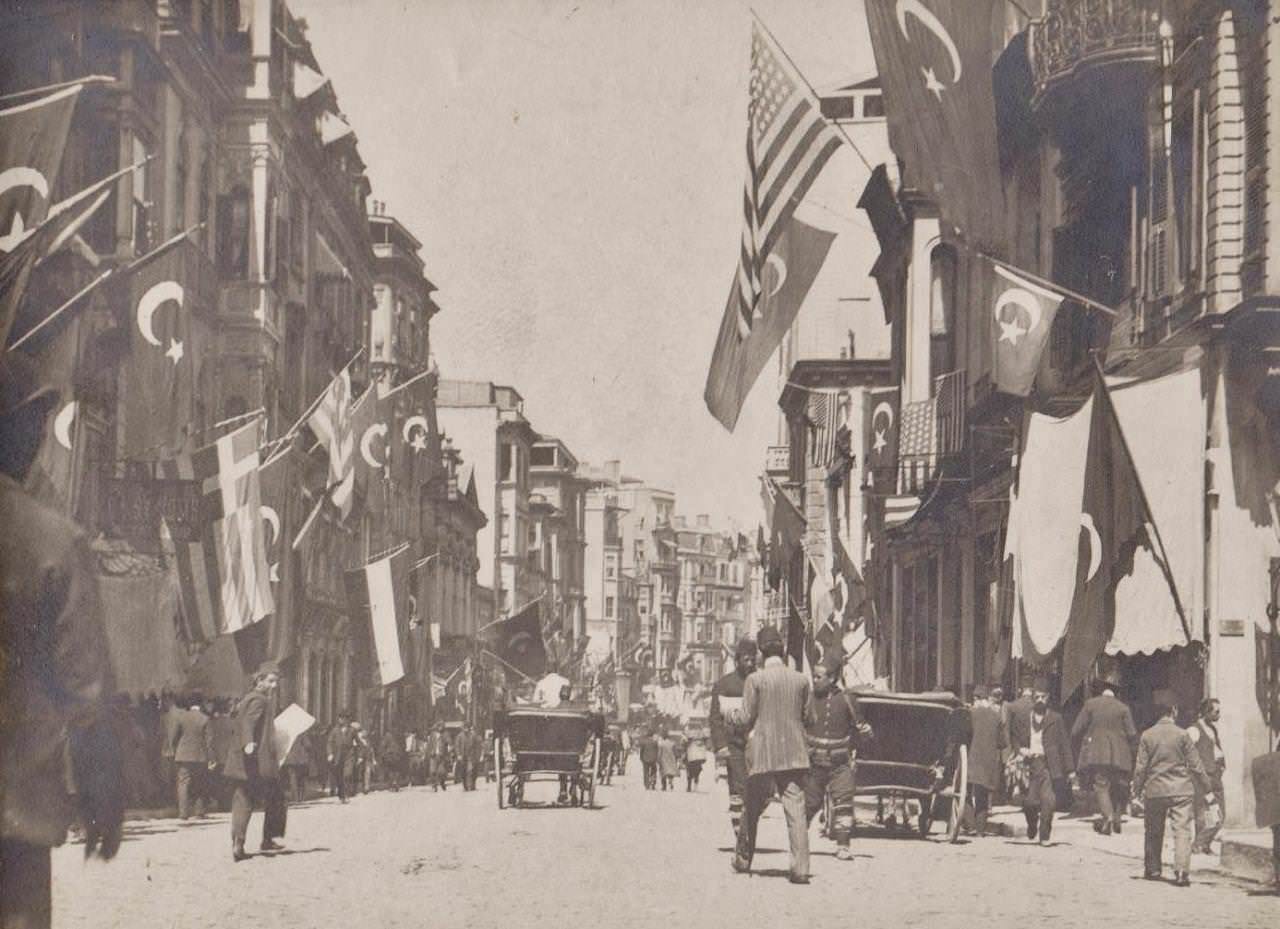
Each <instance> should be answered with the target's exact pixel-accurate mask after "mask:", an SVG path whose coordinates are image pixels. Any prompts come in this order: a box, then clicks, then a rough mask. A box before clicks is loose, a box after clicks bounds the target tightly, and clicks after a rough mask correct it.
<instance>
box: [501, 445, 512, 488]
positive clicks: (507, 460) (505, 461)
mask: <svg viewBox="0 0 1280 929" xmlns="http://www.w3.org/2000/svg"><path fill="white" fill-rule="evenodd" d="M513 452H514V449H513V448H512V446H511V443H510V442H503V443H502V444H501V445H499V446H498V479H499V480H502V481H510V480H513V479H514V474H513V471H512V463H513V460H514V455H513Z"/></svg>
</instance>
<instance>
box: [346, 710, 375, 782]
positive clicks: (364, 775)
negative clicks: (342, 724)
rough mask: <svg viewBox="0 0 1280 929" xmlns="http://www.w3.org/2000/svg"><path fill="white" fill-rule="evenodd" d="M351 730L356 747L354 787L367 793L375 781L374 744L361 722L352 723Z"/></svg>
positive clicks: (353, 773) (352, 761)
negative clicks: (370, 742)
mask: <svg viewBox="0 0 1280 929" xmlns="http://www.w3.org/2000/svg"><path fill="white" fill-rule="evenodd" d="M351 731H352V734H353V735H354V737H355V748H354V750H353V751H352V753H351V763H352V781H351V783H352V789H353V790H355V791H357V792H359V793H364V794H367V793H368V792H369V787H370V786H371V783H372V781H373V765H374V757H373V746H372V745H370V744H369V736H368V734H367V733H366V732H365V731H364V726H362V725H361V724H360V723H359V722H352V723H351Z"/></svg>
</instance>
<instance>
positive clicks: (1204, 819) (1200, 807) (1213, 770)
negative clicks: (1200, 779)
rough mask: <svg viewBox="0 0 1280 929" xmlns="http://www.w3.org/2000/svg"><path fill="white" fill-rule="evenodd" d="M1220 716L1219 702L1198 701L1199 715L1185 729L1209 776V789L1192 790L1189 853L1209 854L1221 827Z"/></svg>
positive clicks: (1224, 764)
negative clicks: (1193, 837) (1193, 825)
mask: <svg viewBox="0 0 1280 929" xmlns="http://www.w3.org/2000/svg"><path fill="white" fill-rule="evenodd" d="M1221 718H1222V705H1221V704H1220V703H1219V702H1218V701H1217V700H1215V699H1213V698H1212V697H1210V698H1209V699H1208V700H1205V701H1204V702H1203V703H1201V704H1200V715H1199V716H1198V717H1197V718H1196V721H1195V724H1194V725H1192V727H1191V728H1190V729H1188V730H1187V735H1189V736H1191V741H1192V743H1193V744H1194V745H1195V747H1196V751H1198V752H1199V753H1200V763H1201V764H1202V765H1204V770H1205V773H1206V774H1208V775H1209V784H1210V790H1209V791H1208V792H1204V791H1196V797H1195V817H1196V840H1195V842H1194V843H1193V844H1192V846H1191V850H1192V851H1193V852H1201V853H1202V854H1205V855H1208V854H1211V853H1212V849H1210V848H1209V844H1210V843H1211V842H1212V841H1213V840H1214V838H1216V837H1217V835H1218V831H1219V830H1220V829H1221V828H1222V813H1223V810H1225V809H1226V805H1225V804H1226V793H1225V791H1224V790H1223V786H1222V773H1223V771H1225V770H1226V767H1227V756H1226V754H1225V753H1224V752H1223V751H1222V740H1221V739H1220V738H1219V737H1218V720H1219V719H1221Z"/></svg>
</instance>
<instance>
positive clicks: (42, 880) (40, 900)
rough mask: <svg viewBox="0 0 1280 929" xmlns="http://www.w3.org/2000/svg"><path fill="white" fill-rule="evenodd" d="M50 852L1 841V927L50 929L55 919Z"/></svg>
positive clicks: (9, 841) (6, 928) (9, 928)
mask: <svg viewBox="0 0 1280 929" xmlns="http://www.w3.org/2000/svg"><path fill="white" fill-rule="evenodd" d="M52 893H53V880H52V871H51V865H50V862H49V849H48V848H46V847H45V846H43V845H29V844H27V843H26V842H15V841H13V840H12V839H4V840H3V841H0V927H3V929H49V926H50V924H51V922H52V919H53V900H52Z"/></svg>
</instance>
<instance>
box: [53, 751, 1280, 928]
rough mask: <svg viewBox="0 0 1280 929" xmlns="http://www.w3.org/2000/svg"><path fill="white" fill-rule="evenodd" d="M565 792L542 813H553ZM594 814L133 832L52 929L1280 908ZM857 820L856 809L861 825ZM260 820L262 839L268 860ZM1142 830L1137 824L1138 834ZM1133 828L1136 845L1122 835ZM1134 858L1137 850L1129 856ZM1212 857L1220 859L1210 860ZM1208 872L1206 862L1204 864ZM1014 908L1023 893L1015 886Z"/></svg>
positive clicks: (632, 922)
mask: <svg viewBox="0 0 1280 929" xmlns="http://www.w3.org/2000/svg"><path fill="white" fill-rule="evenodd" d="M554 792H555V791H554V785H553V784H540V785H535V786H534V787H531V789H530V794H529V797H528V799H529V800H531V801H534V802H535V803H536V802H540V801H543V800H551V799H552V798H553V797H554ZM597 802H598V806H599V809H596V810H580V809H559V808H548V807H538V806H531V807H530V808H526V809H522V810H509V809H508V810H502V811H500V810H498V808H497V804H496V802H495V798H494V791H493V787H492V785H487V786H486V785H484V784H483V783H482V784H481V787H480V789H479V790H477V791H476V792H474V793H463V792H462V791H461V790H459V789H458V788H457V787H456V786H453V787H450V789H449V790H448V791H447V792H445V793H443V794H436V793H433V792H432V791H431V790H430V789H429V788H422V787H419V788H413V789H410V790H407V791H402V792H400V793H390V792H385V791H383V792H378V793H374V794H370V795H366V796H360V797H357V798H356V799H354V800H353V801H352V802H351V803H350V804H349V805H347V806H340V805H338V804H337V803H336V802H335V801H332V800H323V801H318V802H312V803H308V804H305V805H303V806H301V807H295V808H293V809H291V810H290V813H289V831H288V835H287V836H286V838H285V842H286V844H287V846H288V848H287V850H286V851H283V852H278V853H275V854H273V855H269V856H268V855H255V856H254V857H253V858H251V859H250V860H249V861H246V862H242V863H240V864H235V863H233V862H232V860H231V855H230V840H229V837H228V827H227V821H226V816H225V815H219V816H216V817H210V818H209V819H207V820H204V821H201V822H198V823H193V824H190V825H183V824H180V823H178V822H177V821H175V820H151V821H147V822H138V823H132V824H130V826H129V834H128V840H127V841H126V842H125V844H124V847H123V849H122V850H121V852H120V855H119V857H118V859H117V860H116V861H115V862H113V863H111V864H109V865H105V866H104V865H102V864H101V863H99V862H92V863H90V864H88V865H85V864H83V863H82V862H81V858H80V853H81V849H80V848H79V847H78V846H67V847H64V848H62V849H60V850H58V851H57V852H56V853H55V857H54V905H55V920H54V922H55V925H57V926H62V927H79V926H85V927H107V926H121V927H126V926H127V927H131V929H139V927H151V926H180V927H184V929H195V927H201V926H218V927H225V926H229V925H250V924H256V925H271V926H276V925H278V926H286V925H287V926H316V927H326V926H343V925H350V926H385V927H393V926H406V927H409V926H412V927H421V926H433V927H452V926H468V927H488V926H493V927H499V926H503V927H505V926H521V927H527V929H536V927H543V926H547V927H564V926H580V925H607V926H642V925H643V926H652V925H654V924H655V923H658V924H662V923H664V922H666V923H671V924H674V923H676V922H684V921H689V920H693V921H695V922H697V923H698V924H699V925H703V926H717V927H718V926H751V925H801V924H806V923H808V922H809V920H810V919H812V918H816V917H818V916H819V915H821V916H822V918H823V919H824V920H826V919H828V918H829V917H830V916H831V915H833V914H842V915H841V918H840V919H839V920H837V923H838V924H840V923H846V922H847V923H848V924H851V925H857V926H859V927H868V929H870V927H896V926H928V927H931V929H933V927H951V926H954V927H957V929H959V927H971V926H975V925H983V926H988V927H1004V926H1010V927H1012V926H1029V925H1053V926H1059V927H1076V926H1080V927H1085V926H1090V927H1093V926H1097V925H1099V924H1100V923H1105V924H1107V925H1119V926H1125V925H1127V926H1133V927H1135V929H1136V927H1141V926H1155V925H1163V926H1187V927H1196V929H1202V927H1205V926H1231V927H1240V929H1248V927H1259V929H1261V927H1272V926H1275V925H1276V924H1277V921H1280V898H1276V897H1271V896H1261V895H1258V894H1259V893H1260V891H1259V890H1258V888H1255V887H1252V886H1251V885H1248V884H1243V883H1239V882H1235V881H1232V880H1230V879H1228V878H1226V877H1223V876H1219V875H1215V874H1213V873H1210V872H1197V874H1196V875H1195V877H1194V883H1193V886H1192V887H1191V888H1190V889H1187V890H1178V889H1175V888H1173V887H1172V886H1171V885H1168V884H1152V883H1147V882H1144V881H1142V880H1139V879H1138V876H1139V874H1140V871H1141V863H1140V862H1139V861H1136V860H1134V859H1132V858H1129V857H1125V856H1123V855H1117V854H1115V853H1111V852H1108V851H1105V850H1102V849H1098V848H1093V847H1088V846H1086V845H1085V844H1083V842H1075V841H1073V839H1072V836H1073V834H1075V833H1074V832H1073V829H1072V827H1073V826H1079V824H1078V823H1064V824H1063V828H1061V829H1060V830H1059V832H1061V833H1063V834H1064V835H1063V837H1062V838H1061V840H1060V841H1058V842H1057V843H1056V844H1055V845H1054V846H1052V847H1049V848H1039V847H1037V846H1035V845H1032V844H1030V843H1027V842H1026V841H1025V840H1021V839H1009V838H997V837H991V838H985V839H982V840H978V841H971V842H968V843H966V844H962V845H958V846H950V845H947V844H945V843H944V842H942V841H940V840H939V839H938V837H937V836H935V837H933V838H932V839H931V840H930V841H927V842H923V841H919V840H916V839H911V838H905V837H904V838H896V837H890V836H889V835H888V834H887V833H885V832H883V831H881V830H878V829H866V830H864V831H862V832H861V833H860V835H859V837H858V839H856V840H855V851H856V853H857V858H856V859H855V860H854V861H852V862H839V861H837V860H836V859H835V858H834V856H833V854H832V852H833V850H834V849H833V846H832V845H831V843H830V842H828V841H827V840H825V839H822V838H819V837H818V836H817V833H818V830H817V825H816V824H815V826H814V829H813V835H814V841H813V850H814V857H813V872H814V878H813V883H812V884H810V885H809V886H808V887H795V886H792V885H791V884H789V883H787V881H786V879H785V877H786V868H787V853H786V833H785V830H784V828H783V823H782V818H781V811H780V810H779V809H778V808H777V807H776V806H775V807H772V808H771V809H770V811H769V813H768V814H767V816H766V819H765V820H764V821H763V822H762V823H761V831H760V844H761V852H760V853H759V854H758V856H757V858H756V862H755V866H756V869H757V870H756V873H755V874H753V875H752V876H751V877H744V876H740V875H736V874H733V873H732V872H731V871H730V868H729V851H728V848H729V841H728V820H727V816H726V814H725V812H724V810H725V802H726V797H725V790H724V785H723V783H718V784H716V785H715V787H714V788H712V789H710V790H708V788H707V786H706V784H705V782H704V785H703V789H702V791H701V792H698V793H693V794H688V793H685V792H684V791H683V790H678V791H676V792H675V793H662V792H645V791H644V790H643V789H642V788H641V784H640V778H639V773H638V771H631V772H629V773H628V776H627V777H626V778H623V779H620V780H615V783H614V785H613V786H610V787H601V788H600V789H599V791H598V793H597ZM862 815H863V814H862V813H860V817H861V816H862ZM259 826H260V818H259V817H258V816H255V820H254V823H253V824H252V825H251V827H250V844H251V846H252V847H256V844H257V842H256V840H257V837H258V829H259ZM1131 828H1132V829H1134V830H1140V828H1141V827H1140V823H1137V822H1134V823H1133V824H1132V826H1131ZM1127 833H1128V830H1126V834H1127ZM1131 844H1132V843H1131ZM1205 860H1206V861H1207V860H1208V859H1205ZM1198 861H1199V859H1198ZM1015 885H1016V887H1017V888H1018V893H1016V894H1014V893H1010V891H1009V888H1010V887H1013V886H1015Z"/></svg>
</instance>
